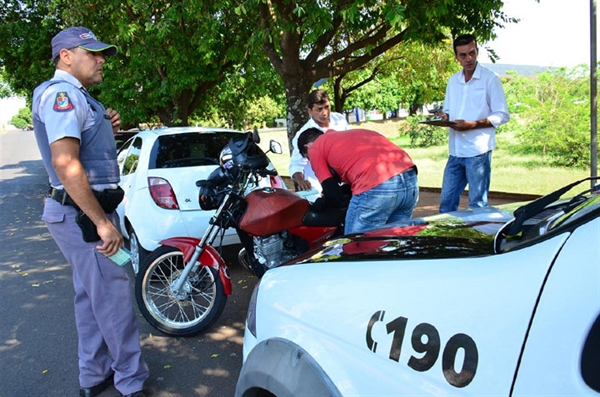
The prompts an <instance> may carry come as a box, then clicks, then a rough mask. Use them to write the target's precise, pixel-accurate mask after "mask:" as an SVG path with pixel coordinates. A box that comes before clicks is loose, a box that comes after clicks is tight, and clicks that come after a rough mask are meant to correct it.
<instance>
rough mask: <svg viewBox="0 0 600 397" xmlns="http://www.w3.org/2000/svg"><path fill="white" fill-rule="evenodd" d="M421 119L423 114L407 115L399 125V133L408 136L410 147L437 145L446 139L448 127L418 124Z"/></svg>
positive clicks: (443, 142)
mask: <svg viewBox="0 0 600 397" xmlns="http://www.w3.org/2000/svg"><path fill="white" fill-rule="evenodd" d="M422 119H423V116H408V117H407V118H406V123H403V124H402V125H401V126H400V134H401V135H408V136H409V137H410V146H411V147H421V148H425V147H430V146H438V145H443V144H445V143H446V142H447V141H448V128H446V127H437V126H432V125H426V124H419V120H422Z"/></svg>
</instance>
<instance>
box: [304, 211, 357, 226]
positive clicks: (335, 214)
mask: <svg viewBox="0 0 600 397" xmlns="http://www.w3.org/2000/svg"><path fill="white" fill-rule="evenodd" d="M346 210H347V208H328V209H327V210H326V211H320V212H316V211H313V209H312V208H311V207H309V209H308V211H307V212H306V214H304V218H302V223H303V224H304V225H305V226H341V225H343V224H344V220H345V219H346Z"/></svg>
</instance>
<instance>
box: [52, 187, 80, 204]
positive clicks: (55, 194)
mask: <svg viewBox="0 0 600 397" xmlns="http://www.w3.org/2000/svg"><path fill="white" fill-rule="evenodd" d="M48 197H50V198H51V199H52V200H55V201H58V202H59V203H61V204H62V205H71V206H73V207H77V205H76V204H75V201H73V199H72V198H71V197H69V195H68V194H67V191H66V190H64V189H56V188H53V187H51V188H50V191H49V192H48Z"/></svg>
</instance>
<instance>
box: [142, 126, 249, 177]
mask: <svg viewBox="0 0 600 397" xmlns="http://www.w3.org/2000/svg"><path fill="white" fill-rule="evenodd" d="M234 136H239V133H236V132H225V131H220V132H189V133H182V134H169V135H162V136H159V137H158V139H157V140H156V142H155V143H154V147H153V148H152V153H151V155H150V164H149V167H148V168H150V169H156V168H174V167H195V166H200V165H218V164H219V155H220V153H221V150H222V149H223V148H224V147H225V146H226V145H227V143H228V142H229V139H230V138H232V137H234Z"/></svg>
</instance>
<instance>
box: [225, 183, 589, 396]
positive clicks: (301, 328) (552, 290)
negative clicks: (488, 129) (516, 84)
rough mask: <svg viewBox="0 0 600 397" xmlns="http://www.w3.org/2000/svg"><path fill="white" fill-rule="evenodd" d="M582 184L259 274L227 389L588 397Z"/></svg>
mask: <svg viewBox="0 0 600 397" xmlns="http://www.w3.org/2000/svg"><path fill="white" fill-rule="evenodd" d="M590 179H599V178H590ZM580 182H581V181H580ZM586 183H588V184H589V181H585V182H583V183H581V184H580V185H578V186H577V189H580V190H584V189H585V191H584V192H582V193H581V194H578V195H575V196H574V197H573V198H572V199H560V200H559V197H560V196H561V195H564V194H565V193H566V192H567V191H569V189H570V188H571V187H573V186H569V187H566V188H565V189H562V190H560V191H557V192H554V194H550V195H548V196H543V197H541V198H539V199H537V200H535V201H532V202H531V203H527V204H513V205H507V206H504V207H502V208H487V209H479V210H474V211H460V212H456V213H451V214H443V215H436V216H433V217H427V218H422V219H415V220H412V221H411V222H406V223H399V224H394V225H392V226H390V227H389V228H385V229H381V230H374V231H370V232H365V233H362V234H355V235H349V236H343V237H341V238H339V239H337V240H333V241H329V242H327V243H325V244H324V245H323V246H322V247H321V248H319V249H317V250H313V251H311V252H309V253H307V254H306V255H305V256H303V257H301V258H298V259H296V260H293V261H292V262H288V263H287V264H284V265H281V266H279V267H277V268H274V269H271V270H269V271H267V273H266V274H265V275H264V276H263V277H262V279H261V280H260V282H259V284H258V285H257V286H256V289H255V291H254V294H253V297H252V300H251V304H250V307H249V311H248V317H247V321H246V331H245V335H244V346H243V360H244V364H243V367H242V370H241V372H240V375H239V379H238V383H237V390H236V394H235V395H236V396H237V397H256V396H378V397H379V396H425V395H435V396H488V395H489V396H584V395H585V396H599V395H600V194H599V193H600V192H599V191H598V190H596V189H597V188H598V187H596V188H595V189H594V188H592V189H587V188H586V186H585V184H586ZM588 187H589V185H588ZM578 191H579V190H578Z"/></svg>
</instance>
